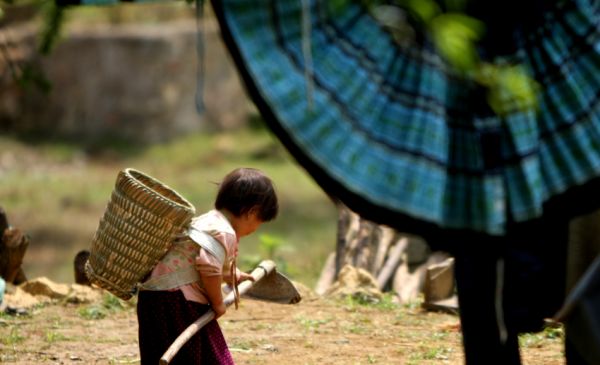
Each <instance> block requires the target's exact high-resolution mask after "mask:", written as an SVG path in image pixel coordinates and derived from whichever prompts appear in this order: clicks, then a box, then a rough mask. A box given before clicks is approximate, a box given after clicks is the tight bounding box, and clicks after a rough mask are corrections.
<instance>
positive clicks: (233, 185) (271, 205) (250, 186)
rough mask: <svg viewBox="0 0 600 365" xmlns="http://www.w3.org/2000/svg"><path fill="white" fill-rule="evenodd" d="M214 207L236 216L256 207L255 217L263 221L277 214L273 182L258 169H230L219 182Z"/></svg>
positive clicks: (277, 208)
mask: <svg viewBox="0 0 600 365" xmlns="http://www.w3.org/2000/svg"><path fill="white" fill-rule="evenodd" d="M215 208H216V209H218V210H221V209H226V210H228V211H229V212H231V213H232V214H233V215H235V216H236V217H240V216H242V215H244V214H246V213H248V212H249V211H250V210H251V209H253V208H255V209H257V218H258V219H260V220H261V221H263V222H268V221H270V220H273V219H274V218H275V217H276V216H277V211H278V210H279V204H278V202H277V195H276V194H275V188H274V187H273V182H272V181H271V179H269V178H268V177H267V176H266V175H265V174H263V173H262V172H261V171H260V170H257V169H252V168H238V169H235V170H233V171H231V172H230V173H229V174H227V176H225V178H224V179H223V181H222V182H221V184H220V185H219V192H218V193H217V199H216V200H215Z"/></svg>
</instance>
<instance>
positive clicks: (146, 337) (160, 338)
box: [137, 168, 278, 365]
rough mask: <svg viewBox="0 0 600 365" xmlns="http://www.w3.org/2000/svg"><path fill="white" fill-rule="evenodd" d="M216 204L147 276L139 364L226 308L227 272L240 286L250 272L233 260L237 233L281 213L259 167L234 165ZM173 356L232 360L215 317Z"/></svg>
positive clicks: (152, 360) (178, 360) (182, 360)
mask: <svg viewBox="0 0 600 365" xmlns="http://www.w3.org/2000/svg"><path fill="white" fill-rule="evenodd" d="M214 207H215V209H213V210H211V211H209V212H207V213H205V214H203V215H201V216H198V217H195V218H194V219H193V220H192V223H191V224H190V227H189V229H188V230H187V232H186V233H185V234H184V235H182V236H181V237H178V238H177V239H176V240H175V243H174V244H173V246H172V248H171V249H170V250H169V252H168V253H167V254H166V255H165V257H164V258H163V259H162V260H161V261H160V262H159V263H158V264H157V265H156V267H155V268H154V269H153V271H152V273H151V274H150V278H149V279H148V280H147V281H146V282H145V283H144V284H142V287H141V290H140V292H139V295H138V304H137V316H138V324H139V346H140V354H141V364H142V365H148V364H151V365H155V364H158V362H159V359H160V357H161V356H162V355H163V354H164V352H165V351H166V350H167V349H168V347H169V346H170V345H171V344H172V343H173V341H174V340H175V339H176V338H177V336H179V334H180V333H181V332H182V331H183V330H184V329H185V328H187V326H188V325H190V324H191V323H192V322H194V321H195V320H196V319H198V318H199V317H200V316H202V315H203V314H204V313H206V312H207V311H209V310H210V309H212V310H214V311H215V313H216V316H215V319H216V318H219V317H220V316H222V315H223V314H224V313H225V311H226V307H225V305H224V304H223V297H222V292H221V283H222V281H223V280H225V281H227V282H229V283H230V284H232V285H233V286H234V287H235V286H236V285H237V283H239V282H241V281H243V280H251V279H252V277H251V276H250V275H249V274H246V273H242V272H240V271H239V270H238V269H237V268H236V267H235V260H236V257H237V252H238V241H239V239H240V238H241V237H243V236H246V235H249V234H251V233H252V232H254V231H255V230H256V229H257V228H258V227H259V226H260V225H261V224H262V223H263V222H268V221H270V220H272V219H274V218H275V216H276V215H277V211H278V203H277V196H276V194H275V190H274V188H273V184H272V182H271V180H270V179H269V178H268V177H267V176H265V175H264V174H263V173H262V172H261V171H259V170H256V169H250V168H239V169H236V170H234V171H232V172H230V173H229V174H228V175H227V176H225V178H224V179H223V181H222V182H221V184H220V187H219V191H218V194H217V198H216V200H215V206H214ZM236 303H237V300H236ZM171 364H173V365H177V364H233V359H232V357H231V354H230V352H229V349H228V348H227V344H226V342H225V339H224V337H223V334H222V332H221V329H220V327H219V324H218V323H217V321H216V320H214V321H211V322H210V323H208V324H207V325H206V326H204V327H203V328H202V329H201V330H200V331H199V332H198V333H197V334H196V335H195V336H194V337H192V338H191V339H190V340H189V341H188V342H187V343H186V344H185V345H184V346H183V347H182V348H181V350H179V352H178V353H177V355H175V357H174V358H173V361H172V362H171Z"/></svg>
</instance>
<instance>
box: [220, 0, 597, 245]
mask: <svg viewBox="0 0 600 365" xmlns="http://www.w3.org/2000/svg"><path fill="white" fill-rule="evenodd" d="M307 3H308V4H309V6H308V9H309V12H304V15H305V16H309V17H310V20H309V22H310V34H309V35H308V37H309V38H308V39H309V41H310V49H311V56H312V58H311V59H312V63H308V64H307V63H306V62H305V60H306V59H307V58H306V52H305V49H306V48H304V49H303V28H302V24H303V18H302V17H303V12H302V4H303V1H299V0H214V1H212V5H213V8H214V9H215V13H216V14H217V17H218V19H219V23H220V25H221V30H222V32H223V36H224V40H225V42H226V44H227V46H228V48H229V50H230V51H231V53H232V55H233V57H234V60H235V61H236V65H237V67H238V69H239V70H240V72H241V74H242V76H243V77H244V81H245V82H246V85H247V87H248V90H249V91H250V93H251V95H252V97H253V100H254V101H255V103H256V104H257V106H258V107H259V109H260V111H261V113H262V114H263V116H265V119H266V120H267V122H268V123H269V125H270V127H271V128H272V129H273V130H274V131H275V133H276V134H277V135H278V137H279V138H280V139H281V140H282V141H283V143H284V144H285V145H286V147H287V148H288V149H289V150H290V151H291V152H292V154H293V155H294V156H295V157H296V159H297V160H298V161H299V162H300V163H301V164H302V165H303V166H304V167H305V168H306V169H307V170H308V171H309V172H310V173H311V175H312V176H313V177H314V178H315V179H316V180H317V182H318V183H319V184H320V185H321V186H322V187H323V188H325V189H326V190H327V191H328V192H329V193H331V194H332V195H335V196H337V197H339V198H340V199H341V200H342V201H344V202H345V203H346V204H347V205H349V206H350V207H351V208H352V209H353V210H355V211H357V212H358V213H360V214H361V215H363V216H365V217H367V218H371V219H373V220H377V221H380V222H381V221H383V222H384V223H387V224H390V225H392V226H394V227H396V228H398V229H401V230H404V231H407V232H415V230H417V227H418V226H419V224H413V223H424V225H423V226H422V227H421V228H423V229H422V230H421V231H418V232H416V233H423V231H427V230H428V229H438V228H439V229H441V230H442V231H443V230H447V231H452V230H471V231H474V232H477V233H482V234H486V235H504V234H505V233H506V230H507V226H508V225H509V224H512V223H511V222H516V223H525V222H528V221H530V220H533V219H536V218H539V217H541V216H543V214H544V211H545V209H546V205H547V204H548V203H550V202H552V201H553V198H555V197H558V196H561V195H563V194H565V193H567V192H573V191H576V190H577V188H579V187H584V186H589V185H586V184H587V183H590V182H592V181H593V182H594V183H595V184H596V185H595V186H596V187H598V186H599V184H598V176H600V31H599V29H600V10H599V9H598V8H599V7H598V2H597V1H564V2H557V3H556V4H557V5H552V6H555V8H553V9H550V10H549V11H548V12H546V13H544V14H543V16H540V18H541V20H540V22H539V25H538V26H537V27H536V28H535V29H528V30H527V31H519V30H518V29H517V30H515V32H514V34H512V33H511V34H510V36H511V42H510V45H514V49H513V50H512V51H511V52H510V53H508V54H504V55H502V56H501V57H500V56H497V55H493V54H492V56H491V57H490V62H492V63H494V64H508V65H510V64H519V65H522V66H523V68H524V70H525V72H526V74H527V75H528V77H530V78H531V79H533V80H535V81H536V82H537V84H538V85H539V86H540V91H539V93H538V95H537V104H538V108H537V110H523V109H518V108H511V105H513V104H517V102H516V100H511V99H510V95H509V96H507V98H508V99H507V98H505V99H504V100H503V101H504V104H505V105H506V106H507V107H508V109H507V112H506V114H503V115H502V116H500V115H498V114H495V113H494V112H493V111H492V110H491V108H490V106H489V103H488V100H486V93H485V90H483V89H482V87H480V86H478V85H476V84H475V82H473V81H472V80H469V79H468V78H461V77H458V76H457V75H456V74H455V73H454V72H452V71H451V70H450V67H448V65H447V64H446V63H445V61H444V60H443V59H442V58H441V57H440V56H439V54H438V53H437V52H436V50H435V49H434V47H433V46H432V43H431V42H430V41H428V39H427V35H423V36H424V39H423V40H422V41H421V42H418V43H416V44H414V45H412V46H411V47H407V48H404V47H402V46H401V45H399V44H398V43H396V42H395V41H394V39H393V37H392V36H391V35H390V34H389V33H388V32H387V31H386V30H385V29H384V27H383V26H382V25H381V24H380V23H379V22H378V21H377V20H376V19H375V18H373V16H372V15H371V14H370V13H369V12H368V11H367V10H366V9H365V8H364V7H362V6H361V5H360V2H359V1H331V2H329V1H319V0H310V1H308V0H307ZM305 34H306V33H305ZM512 39H514V41H512ZM304 45H305V44H304ZM491 46H492V47H493V46H494V45H493V44H492V45H491ZM490 50H491V48H490V49H487V50H486V49H483V50H482V54H491V53H492V52H489V51H490ZM307 65H308V66H310V67H307ZM306 72H311V73H312V77H311V78H310V79H309V78H306V77H305V76H306ZM307 80H310V81H308V82H307ZM307 86H311V87H312V91H311V92H307ZM309 96H310V97H309ZM595 191H598V189H595ZM586 200H590V199H589V197H588V199H585V198H584V199H583V200H580V201H575V200H573V201H572V202H571V203H572V204H574V205H577V204H578V203H580V202H582V203H586ZM594 204H595V205H596V206H598V205H599V204H600V203H599V202H596V203H594Z"/></svg>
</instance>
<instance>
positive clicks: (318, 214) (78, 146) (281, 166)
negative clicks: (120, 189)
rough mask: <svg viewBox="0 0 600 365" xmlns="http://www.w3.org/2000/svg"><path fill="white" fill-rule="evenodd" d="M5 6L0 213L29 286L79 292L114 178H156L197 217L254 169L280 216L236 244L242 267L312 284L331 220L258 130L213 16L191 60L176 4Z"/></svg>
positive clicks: (0, 21)
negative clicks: (125, 172)
mask: <svg viewBox="0 0 600 365" xmlns="http://www.w3.org/2000/svg"><path fill="white" fill-rule="evenodd" d="M0 6H1V12H0V47H1V48H0V50H1V52H0V131H1V134H0V207H2V208H3V209H4V210H5V211H6V214H7V217H8V220H9V224H11V225H12V226H13V227H18V228H19V229H21V230H22V231H24V232H25V233H27V234H28V235H29V236H30V245H29V248H28V250H27V252H26V254H25V258H24V263H23V268H24V270H25V274H26V276H27V277H28V278H35V277H38V276H46V277H48V278H50V279H52V280H54V281H59V282H66V283H70V282H73V281H74V275H73V260H74V257H75V255H76V254H77V252H79V251H80V250H82V249H89V248H90V242H91V239H92V236H93V234H94V232H95V230H96V228H97V225H98V222H99V220H100V218H101V217H102V215H103V212H104V209H105V206H106V203H107V202H108V200H109V198H110V194H111V192H112V190H113V185H114V182H115V179H116V176H117V173H118V171H119V170H121V169H123V168H125V167H133V168H136V169H138V170H141V171H143V172H145V173H147V174H149V175H151V176H153V177H155V178H157V179H158V180H160V181H162V182H164V183H165V184H167V185H169V186H170V187H172V188H173V189H175V190H176V191H177V192H179V193H180V194H182V195H183V196H184V197H186V198H187V199H188V200H189V201H190V202H192V204H194V205H195V207H196V210H197V211H198V212H199V213H201V212H203V211H206V210H208V209H211V207H212V202H213V199H214V196H215V193H216V185H215V183H216V182H218V181H220V179H221V178H222V177H223V176H224V175H225V174H226V173H227V172H229V171H230V170H231V169H233V168H235V167H238V166H248V167H256V168H259V169H262V170H264V171H265V172H266V173H267V174H268V175H269V176H271V177H272V178H273V180H274V181H275V183H276V185H277V189H278V193H279V196H280V201H281V210H280V215H279V217H278V219H277V220H276V221H274V222H271V223H268V224H266V225H264V226H263V227H261V229H260V230H259V231H258V232H257V233H256V234H254V235H251V236H249V237H247V238H245V239H244V240H242V242H241V245H240V258H241V259H240V266H241V268H242V269H245V270H248V269H249V268H250V267H252V265H254V263H256V262H257V261H258V260H260V259H262V258H272V259H275V260H276V261H277V262H278V265H279V266H280V269H281V270H282V271H284V272H286V273H287V274H288V275H289V276H291V277H292V278H293V279H295V280H298V281H301V282H303V283H304V284H306V285H308V286H311V287H312V286H314V285H315V283H316V281H317V279H318V277H319V273H320V271H321V268H322V267H323V264H324V262H325V259H326V257H327V255H328V254H329V253H330V252H331V251H333V250H335V244H336V224H337V211H336V208H335V206H334V204H333V203H332V202H331V201H330V200H329V198H328V197H327V196H326V195H325V194H324V193H323V192H322V191H321V189H320V188H319V187H318V186H317V185H316V184H315V183H314V182H313V180H312V179H311V178H310V177H309V176H308V175H307V174H306V173H305V171H304V170H303V169H302V168H301V167H300V166H299V165H297V164H296V163H295V162H294V160H293V159H292V158H291V157H290V156H289V155H288V154H287V152H286V150H285V148H284V147H283V146H282V145H281V144H280V142H279V141H278V140H277V139H276V138H275V137H274V136H272V135H271V134H270V132H269V131H268V130H267V129H266V127H265V126H264V123H263V121H262V120H261V118H260V116H259V114H258V113H257V111H256V110H255V109H254V107H253V106H252V104H251V102H250V101H249V99H248V98H247V95H246V93H245V92H244V90H243V87H242V85H241V83H240V80H239V78H238V75H237V74H236V71H235V69H234V67H233V64H232V62H231V60H230V59H229V55H228V54H227V53H226V51H225V49H224V47H223V45H222V43H221V39H220V35H219V32H218V26H217V24H216V22H215V20H214V17H213V15H212V14H211V12H210V8H209V7H206V8H205V14H204V22H203V25H202V27H203V32H202V33H203V37H204V52H203V57H202V58H199V57H198V53H197V48H196V46H197V30H198V28H197V27H198V24H197V22H196V16H195V9H194V7H193V5H192V4H188V3H186V2H183V1H173V2H158V3H147V4H126V3H124V4H120V5H119V6H106V7H93V6H84V7H70V8H67V9H64V10H62V11H57V9H56V8H55V7H53V6H50V5H49V2H48V1H27V2H14V1H13V2H1V3H0ZM57 25H58V26H57ZM200 59H202V60H203V62H204V71H203V73H202V75H201V77H200V79H201V80H202V82H201V83H200V84H199V83H198V80H199V75H198V62H199V60H200ZM198 85H200V87H201V90H202V99H203V101H204V104H203V107H202V108H199V109H200V112H198V110H197V108H196V100H195V99H196V96H197V88H198Z"/></svg>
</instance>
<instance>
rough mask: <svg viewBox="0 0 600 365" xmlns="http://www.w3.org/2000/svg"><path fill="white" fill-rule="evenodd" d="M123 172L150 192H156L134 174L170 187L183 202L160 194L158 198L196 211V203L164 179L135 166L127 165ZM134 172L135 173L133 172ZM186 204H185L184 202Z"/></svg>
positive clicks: (193, 212)
mask: <svg viewBox="0 0 600 365" xmlns="http://www.w3.org/2000/svg"><path fill="white" fill-rule="evenodd" d="M121 172H122V173H123V174H124V175H125V176H127V177H128V178H129V179H130V181H132V182H133V183H134V184H135V185H136V186H137V187H139V188H141V189H143V190H145V191H146V192H148V193H151V194H152V193H156V192H155V191H154V190H152V189H151V188H149V187H148V186H146V184H144V183H143V182H141V181H140V180H138V179H137V178H136V177H135V176H134V175H133V174H139V175H141V176H143V177H144V178H147V179H149V180H151V181H153V182H155V183H157V184H159V185H161V186H162V187H164V188H165V189H168V190H169V192H170V193H172V194H173V195H174V196H176V197H177V198H178V199H180V200H181V202H179V201H175V200H172V199H166V198H165V197H164V196H162V195H160V194H159V196H158V198H160V199H162V200H168V202H169V204H173V205H175V206H178V207H181V208H182V209H184V210H187V211H190V212H191V213H192V214H195V213H196V208H195V207H194V205H193V204H192V203H190V201H188V200H187V199H186V198H184V197H183V196H182V195H181V194H179V193H178V192H177V191H176V190H175V189H173V188H171V187H170V186H169V185H167V184H165V183H163V182H162V181H160V180H158V179H157V178H155V177H152V176H150V175H148V174H146V173H145V172H142V171H140V170H138V169H135V168H133V167H127V168H124V169H123V170H121ZM132 173H133V174H132ZM182 202H183V203H185V204H183V203H182Z"/></svg>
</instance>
